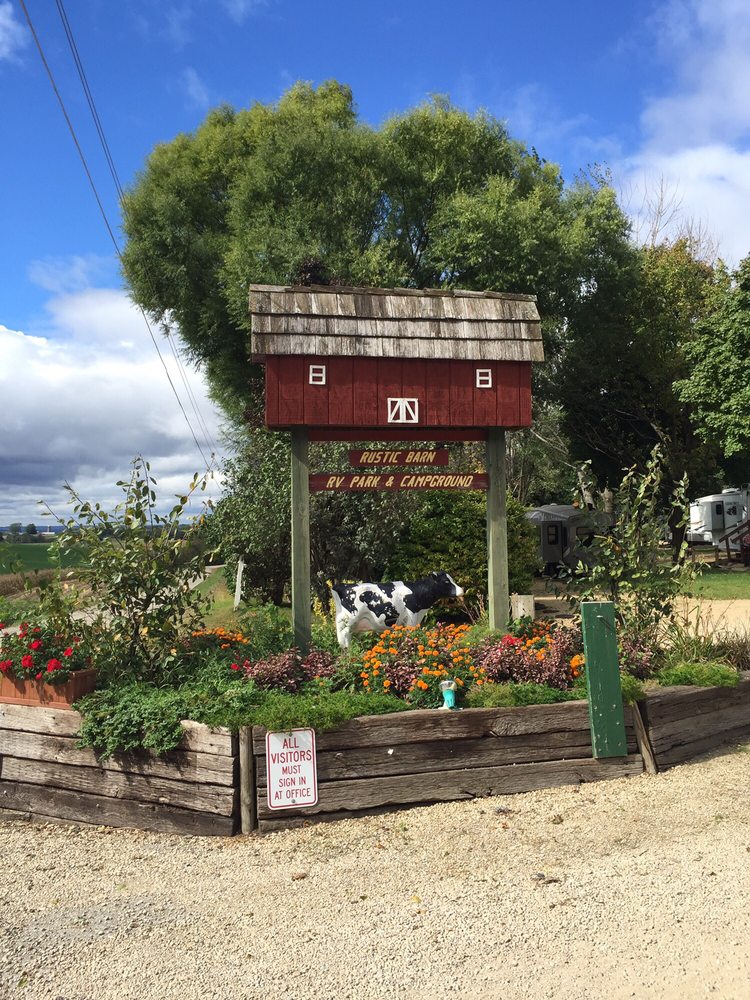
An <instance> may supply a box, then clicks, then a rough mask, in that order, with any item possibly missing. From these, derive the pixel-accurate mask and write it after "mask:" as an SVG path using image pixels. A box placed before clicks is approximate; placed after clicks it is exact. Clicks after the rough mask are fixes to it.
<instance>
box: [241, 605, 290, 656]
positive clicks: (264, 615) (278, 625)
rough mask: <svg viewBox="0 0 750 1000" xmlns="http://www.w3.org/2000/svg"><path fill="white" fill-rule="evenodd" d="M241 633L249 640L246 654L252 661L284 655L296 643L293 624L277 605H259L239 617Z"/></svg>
mask: <svg viewBox="0 0 750 1000" xmlns="http://www.w3.org/2000/svg"><path fill="white" fill-rule="evenodd" d="M238 621H239V631H241V632H242V634H243V635H244V636H245V637H246V638H247V639H248V640H249V641H248V646H247V649H246V650H245V654H246V656H247V658H248V659H250V660H259V659H261V658H262V657H264V656H272V655H274V654H275V653H283V652H285V651H286V650H287V649H289V648H290V646H291V645H292V643H293V642H294V630H293V629H292V623H291V621H290V620H289V618H288V616H287V615H285V614H284V612H283V611H282V610H281V609H280V608H277V607H276V605H275V604H259V605H257V606H256V607H252V608H250V609H249V610H247V611H245V612H243V613H242V614H241V615H240V616H239V619H238Z"/></svg>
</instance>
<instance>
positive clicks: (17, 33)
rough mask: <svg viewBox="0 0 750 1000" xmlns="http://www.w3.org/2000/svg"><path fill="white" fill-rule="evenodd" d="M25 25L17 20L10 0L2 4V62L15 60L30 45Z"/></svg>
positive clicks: (0, 47)
mask: <svg viewBox="0 0 750 1000" xmlns="http://www.w3.org/2000/svg"><path fill="white" fill-rule="evenodd" d="M28 40H29V39H28V35H27V34H26V29H25V28H24V27H23V25H22V24H21V23H20V22H19V21H17V20H16V17H15V14H14V12H13V4H12V3H11V2H10V0H2V2H0V61H2V60H3V59H14V58H15V57H16V56H17V55H18V53H19V52H20V51H21V49H22V48H24V46H25V45H26V44H27V43H28Z"/></svg>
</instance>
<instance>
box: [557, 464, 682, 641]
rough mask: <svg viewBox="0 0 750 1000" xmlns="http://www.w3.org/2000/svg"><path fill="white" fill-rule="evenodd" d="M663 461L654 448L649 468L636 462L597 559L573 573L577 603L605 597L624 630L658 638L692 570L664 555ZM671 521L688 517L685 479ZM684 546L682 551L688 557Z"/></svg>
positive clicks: (619, 492)
mask: <svg viewBox="0 0 750 1000" xmlns="http://www.w3.org/2000/svg"><path fill="white" fill-rule="evenodd" d="M663 478H664V462H663V456H662V455H661V453H660V451H659V450H658V448H657V449H655V450H654V451H653V452H652V454H651V456H650V457H649V459H648V462H647V465H646V470H645V472H643V473H640V472H639V471H638V469H637V468H636V467H635V466H633V467H632V468H630V469H628V470H626V472H625V475H624V477H623V479H622V481H621V483H620V484H619V486H618V487H617V489H616V490H615V491H614V492H615V510H616V515H617V516H616V520H615V524H614V527H613V529H612V531H611V533H609V534H607V535H600V536H597V538H596V541H595V553H596V559H595V560H594V561H593V562H592V563H591V564H590V565H584V564H583V563H579V565H578V567H577V569H576V572H575V573H574V574H570V576H569V586H570V591H571V593H572V594H573V595H574V596H575V600H576V603H579V604H580V602H581V601H592V600H604V601H612V602H614V604H615V608H616V614H617V616H618V620H619V621H620V622H621V624H623V625H624V626H625V633H626V634H629V635H634V636H639V637H642V638H644V639H646V640H648V641H655V640H656V637H657V633H658V631H659V629H660V627H661V625H662V622H663V620H664V618H665V617H666V618H669V617H671V616H672V614H673V611H674V605H675V600H676V598H677V596H678V595H679V594H680V592H681V591H682V590H683V587H684V583H685V577H686V574H687V573H688V572H689V569H688V568H687V567H686V565H685V563H684V559H679V560H678V561H676V562H674V563H672V562H669V561H668V560H666V559H665V558H664V552H663V549H661V547H660V542H661V541H662V537H663V525H664V521H663V520H662V517H661V516H660V514H661V511H662V509H663V502H662V483H663ZM669 508H670V509H671V511H674V516H673V517H672V521H673V522H675V523H680V522H681V521H682V522H684V521H685V519H686V518H687V516H688V499H687V479H686V478H683V479H682V481H681V482H679V483H678V484H677V485H676V486H675V488H674V490H673V491H672V493H671V496H670V499H669ZM684 554H685V547H684V546H683V548H682V551H681V553H680V555H681V556H683V557H684Z"/></svg>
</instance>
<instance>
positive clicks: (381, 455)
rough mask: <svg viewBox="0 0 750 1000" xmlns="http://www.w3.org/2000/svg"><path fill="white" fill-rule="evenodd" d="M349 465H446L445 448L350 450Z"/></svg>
mask: <svg viewBox="0 0 750 1000" xmlns="http://www.w3.org/2000/svg"><path fill="white" fill-rule="evenodd" d="M349 464H350V465H447V464H448V450H447V448H439V449H438V448H409V449H405V448H404V449H393V450H392V451H386V450H384V449H381V450H379V451H376V450H372V449H371V450H370V451H350V452H349Z"/></svg>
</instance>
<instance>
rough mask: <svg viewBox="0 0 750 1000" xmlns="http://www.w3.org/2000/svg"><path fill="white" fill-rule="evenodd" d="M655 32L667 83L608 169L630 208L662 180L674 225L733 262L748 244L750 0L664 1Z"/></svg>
mask: <svg viewBox="0 0 750 1000" xmlns="http://www.w3.org/2000/svg"><path fill="white" fill-rule="evenodd" d="M652 31H653V32H654V36H653V40H654V42H655V44H656V47H657V51H658V52H659V54H660V56H661V58H662V59H663V61H664V67H665V70H666V72H665V77H667V78H668V79H670V80H671V81H672V82H671V83H670V85H668V87H666V88H665V92H663V93H660V94H653V95H651V96H650V97H649V98H648V99H647V101H646V104H645V107H644V109H643V112H642V115H641V131H642V142H641V145H640V148H639V149H638V150H637V151H636V152H635V153H634V154H632V155H630V156H628V157H625V158H623V159H622V160H621V161H620V162H619V163H616V164H615V174H616V176H617V179H618V181H619V183H620V184H621V186H622V187H624V188H627V189H630V190H631V191H633V192H634V197H633V198H632V204H634V205H636V206H637V205H638V204H639V203H640V201H641V200H642V196H643V192H644V191H647V190H649V189H651V190H653V189H654V188H656V187H658V186H659V184H660V183H661V182H662V181H663V182H664V184H665V185H666V186H667V187H668V188H670V189H671V191H672V192H673V193H674V194H675V196H676V198H677V199H678V200H679V202H680V204H681V219H680V220H676V224H677V225H678V226H679V225H682V224H684V223H685V222H690V221H693V222H694V223H697V224H698V225H701V226H702V227H703V228H704V229H705V230H707V231H708V232H710V233H711V234H712V235H713V236H714V238H715V239H716V241H717V243H718V247H719V252H720V253H721V255H722V256H724V257H725V259H727V260H728V261H729V262H730V263H731V264H736V263H737V261H738V260H739V259H740V258H741V257H744V256H746V255H747V253H748V252H749V251H750V234H749V233H748V227H747V220H748V218H750V59H748V55H747V53H748V52H750V5H748V4H747V2H746V0H670V2H668V3H665V4H664V5H663V6H662V7H661V8H660V10H659V12H658V15H657V16H656V17H655V18H654V20H653V22H652ZM635 211H636V214H637V212H638V209H637V208H636V210H635Z"/></svg>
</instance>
